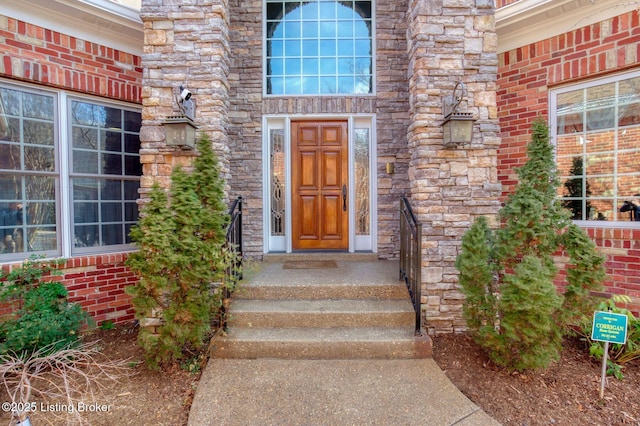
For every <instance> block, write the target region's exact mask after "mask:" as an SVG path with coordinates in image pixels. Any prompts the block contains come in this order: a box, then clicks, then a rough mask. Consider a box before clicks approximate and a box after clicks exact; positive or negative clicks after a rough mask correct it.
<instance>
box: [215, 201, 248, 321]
mask: <svg viewBox="0 0 640 426" xmlns="http://www.w3.org/2000/svg"><path fill="white" fill-rule="evenodd" d="M229 218H230V221H229V225H228V226H227V235H226V241H225V243H224V248H225V249H226V250H228V251H229V252H230V255H231V262H229V264H228V265H227V267H226V269H225V271H224V282H223V283H222V288H221V290H222V306H220V316H219V317H218V318H216V321H217V322H218V326H219V327H220V329H221V330H226V328H227V312H228V309H229V305H228V304H229V298H230V297H231V293H232V291H233V289H234V288H235V285H236V283H237V282H238V281H240V280H241V279H242V258H243V256H244V253H243V251H242V197H238V198H236V200H235V201H234V202H233V204H231V208H230V209H229Z"/></svg>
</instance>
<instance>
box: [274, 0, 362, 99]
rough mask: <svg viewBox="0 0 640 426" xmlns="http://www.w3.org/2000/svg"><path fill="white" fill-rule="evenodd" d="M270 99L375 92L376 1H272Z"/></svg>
mask: <svg viewBox="0 0 640 426" xmlns="http://www.w3.org/2000/svg"><path fill="white" fill-rule="evenodd" d="M266 18H267V22H266V73H265V74H266V76H265V77H266V82H265V84H266V93H267V94H268V95H318V94H321V95H330V94H367V93H372V92H373V87H372V86H373V83H372V82H373V76H372V68H373V66H372V15H371V1H333V0H328V1H323V0H321V1H287V0H284V1H283V0H278V1H271V0H267V6H266Z"/></svg>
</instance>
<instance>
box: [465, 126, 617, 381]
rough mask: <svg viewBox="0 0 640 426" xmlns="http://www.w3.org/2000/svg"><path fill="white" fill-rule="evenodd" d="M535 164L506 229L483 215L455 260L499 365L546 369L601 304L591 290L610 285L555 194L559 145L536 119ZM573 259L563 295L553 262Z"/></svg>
mask: <svg viewBox="0 0 640 426" xmlns="http://www.w3.org/2000/svg"><path fill="white" fill-rule="evenodd" d="M527 157H528V160H527V162H526V163H525V165H524V166H523V167H521V168H519V169H518V170H517V172H518V177H519V182H518V186H517V188H516V190H515V191H514V192H513V193H512V194H510V195H509V198H508V199H507V201H506V203H505V205H504V207H503V208H502V209H500V212H499V215H498V219H499V221H500V226H499V227H497V229H491V228H490V227H489V226H488V223H487V220H486V219H485V218H483V217H479V218H478V219H477V220H476V221H475V222H474V223H473V224H472V226H471V228H470V229H469V231H467V233H465V235H464V236H463V239H462V250H461V252H460V254H459V255H458V258H457V259H456V267H457V268H458V270H459V271H460V286H461V288H462V291H463V293H464V294H465V296H466V300H465V302H464V305H463V313H464V315H465V318H466V321H467V326H468V327H469V331H470V333H471V335H472V336H473V337H474V339H475V341H476V342H477V343H478V344H479V345H480V346H481V347H483V348H484V349H485V351H486V352H487V353H488V354H489V356H490V357H491V359H492V360H493V361H494V362H496V364H498V365H501V366H503V367H505V368H508V369H515V370H525V369H529V368H541V367H545V366H547V365H548V364H549V363H550V362H551V361H553V360H556V359H558V358H559V354H560V350H561V345H562V336H563V334H565V333H567V330H568V329H569V326H570V325H575V324H576V323H577V322H578V321H579V319H580V318H582V317H583V316H584V312H587V311H589V310H592V307H593V306H594V303H593V300H592V298H591V296H590V294H591V290H596V289H599V288H600V287H601V284H602V281H603V280H604V277H605V273H604V267H603V265H604V258H603V257H602V256H601V255H600V254H598V253H597V251H596V246H595V244H594V243H593V242H592V241H591V240H590V239H589V238H588V236H587V235H586V234H585V232H584V231H583V230H582V229H580V228H579V227H577V226H575V225H573V224H571V223H570V220H569V217H570V214H569V212H568V211H567V210H566V209H565V208H563V206H562V204H561V203H560V201H559V200H558V199H557V197H556V194H557V190H558V187H559V180H558V178H557V176H556V171H555V162H554V156H553V147H552V145H551V144H550V143H549V133H548V128H547V126H546V123H545V122H544V121H543V120H540V119H539V120H536V121H535V122H534V123H533V128H532V140H531V143H530V144H529V146H528V147H527ZM560 250H564V251H565V252H566V254H567V256H568V257H569V262H568V268H567V286H566V291H565V293H563V294H559V293H558V289H557V288H556V286H555V284H554V278H555V277H556V275H557V273H558V270H557V267H556V266H555V264H554V261H553V256H554V254H555V253H556V252H558V251H560Z"/></svg>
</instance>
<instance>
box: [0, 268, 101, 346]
mask: <svg viewBox="0 0 640 426" xmlns="http://www.w3.org/2000/svg"><path fill="white" fill-rule="evenodd" d="M36 259H37V258H33V257H32V258H31V259H30V260H27V261H25V262H24V263H23V264H22V266H21V267H19V268H15V269H14V270H13V271H11V272H10V273H9V274H6V275H4V274H3V275H1V276H0V280H3V286H2V290H0V301H1V302H4V303H10V302H16V303H17V304H18V306H19V307H18V308H17V309H16V310H15V311H14V312H13V314H12V315H11V316H10V317H9V318H7V319H5V320H4V321H2V322H0V354H6V353H8V352H13V353H16V354H20V353H25V352H26V353H32V352H35V351H38V350H42V348H47V351H48V353H53V352H56V351H58V350H61V349H63V348H68V347H73V346H74V345H75V344H77V343H78V339H79V332H80V330H81V328H82V327H83V326H85V325H88V324H90V323H91V320H90V318H89V316H88V314H87V313H86V312H85V311H83V310H82V308H81V307H80V305H79V304H77V303H69V301H68V300H67V298H68V292H67V289H66V288H65V287H64V285H62V283H60V282H57V281H46V282H43V281H42V279H43V277H44V276H45V274H48V275H49V276H54V275H59V271H58V270H57V269H56V267H57V265H59V264H60V262H61V261H60V260H57V261H51V262H46V261H37V260H36Z"/></svg>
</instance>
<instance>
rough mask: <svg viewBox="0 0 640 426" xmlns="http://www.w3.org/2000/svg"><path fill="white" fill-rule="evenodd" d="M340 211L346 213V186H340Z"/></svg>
mask: <svg viewBox="0 0 640 426" xmlns="http://www.w3.org/2000/svg"><path fill="white" fill-rule="evenodd" d="M342 211H344V212H346V211H347V185H342Z"/></svg>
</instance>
